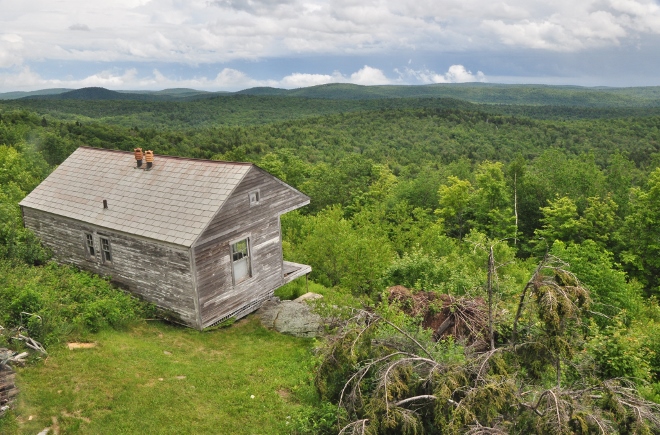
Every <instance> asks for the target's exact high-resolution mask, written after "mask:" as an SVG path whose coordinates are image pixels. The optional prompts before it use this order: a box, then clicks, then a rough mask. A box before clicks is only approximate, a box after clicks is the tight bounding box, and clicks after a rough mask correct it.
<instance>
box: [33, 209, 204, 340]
mask: <svg viewBox="0 0 660 435" xmlns="http://www.w3.org/2000/svg"><path fill="white" fill-rule="evenodd" d="M23 212H24V216H25V217H24V222H25V225H26V226H27V227H28V228H30V229H32V230H33V231H34V232H35V233H36V234H37V236H39V238H41V240H42V241H43V243H44V244H45V245H46V246H48V247H49V248H51V249H52V250H53V254H54V256H55V259H56V260H57V261H58V262H59V263H63V264H73V265H75V266H78V267H80V268H81V269H84V270H88V271H90V272H94V273H97V274H99V275H103V276H110V277H111V279H112V281H113V282H115V283H116V284H118V285H119V286H120V287H122V288H125V289H127V290H128V291H130V292H131V293H133V294H135V295H137V296H139V297H141V298H144V299H145V300H147V301H149V302H152V303H154V304H155V305H157V306H159V307H161V308H165V309H167V310H170V311H172V312H173V313H175V314H176V315H177V316H178V317H179V320H180V321H181V322H182V323H184V324H186V325H189V326H193V327H198V325H199V322H198V320H197V311H196V308H195V301H194V297H195V296H194V291H193V290H194V289H193V284H192V271H191V262H190V256H189V255H190V254H189V251H188V250H187V249H185V248H178V247H175V246H173V245H167V244H163V243H159V242H156V241H149V240H148V239H144V238H139V237H134V236H132V235H129V234H125V233H118V232H113V231H109V230H107V229H105V228H98V227H95V226H92V225H89V224H85V223H82V222H80V221H76V220H73V219H69V218H65V217H61V216H57V215H53V214H50V213H46V212H42V211H38V210H34V209H30V208H27V207H24V210H23ZM86 233H88V234H92V235H93V238H94V244H95V248H96V249H95V251H96V252H95V255H94V256H93V257H90V256H89V255H88V254H87V251H86V250H85V244H84V235H85V234H86ZM101 237H103V238H107V239H108V240H109V241H110V246H111V252H112V262H111V263H109V262H104V261H103V259H102V258H101V246H100V238H101Z"/></svg>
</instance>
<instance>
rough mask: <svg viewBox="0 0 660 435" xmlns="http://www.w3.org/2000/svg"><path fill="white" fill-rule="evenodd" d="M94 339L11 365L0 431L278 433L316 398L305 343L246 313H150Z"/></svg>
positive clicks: (308, 353)
mask: <svg viewBox="0 0 660 435" xmlns="http://www.w3.org/2000/svg"><path fill="white" fill-rule="evenodd" d="M93 339H94V341H95V342H96V343H98V345H97V347H95V348H93V349H78V350H68V349H67V348H66V347H64V346H62V347H55V346H51V348H50V349H49V350H50V355H49V356H48V358H47V359H46V360H45V361H43V362H38V363H36V364H33V365H30V366H29V367H26V368H23V369H18V373H19V376H18V385H19V388H20V390H21V393H20V396H19V404H18V407H17V409H16V410H15V411H14V412H13V413H12V414H9V415H7V416H6V417H5V418H4V419H3V420H5V421H4V422H0V432H2V433H6V434H23V433H26V434H36V433H38V432H39V431H41V430H42V429H44V428H46V427H49V426H52V427H55V426H58V427H59V432H60V433H62V434H65V433H82V434H121V433H127V434H159V433H162V434H183V433H194V434H207V433H208V434H280V433H288V432H289V428H290V427H291V426H292V423H291V420H292V419H293V418H294V416H295V414H296V412H297V411H298V410H300V409H301V407H303V406H314V405H315V404H316V402H317V397H316V393H315V390H314V387H313V386H312V376H313V375H312V369H311V363H312V354H311V352H310V350H311V347H312V345H313V341H312V340H310V339H301V338H294V337H289V336H285V335H281V334H279V333H277V332H273V331H268V330H266V329H264V328H262V327H261V325H260V324H259V321H258V320H257V319H256V318H255V317H253V316H251V317H249V318H248V319H244V320H242V321H239V322H237V323H236V324H234V325H232V326H231V327H229V328H224V329H220V330H216V331H211V332H199V331H194V330H191V329H187V328H183V327H178V326H172V325H168V324H164V323H161V322H158V321H153V322H145V323H143V324H140V325H138V326H136V327H133V328H132V329H130V330H129V331H124V332H117V331H105V332H101V333H99V334H96V335H94V336H93ZM252 396H254V398H252ZM54 422H56V423H54ZM50 433H51V434H52V433H53V431H51V432H50Z"/></svg>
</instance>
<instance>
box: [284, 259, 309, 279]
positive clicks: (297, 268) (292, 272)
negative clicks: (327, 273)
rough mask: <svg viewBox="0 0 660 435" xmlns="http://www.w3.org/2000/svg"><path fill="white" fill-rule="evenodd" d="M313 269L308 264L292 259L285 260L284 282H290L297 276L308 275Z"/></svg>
mask: <svg viewBox="0 0 660 435" xmlns="http://www.w3.org/2000/svg"><path fill="white" fill-rule="evenodd" d="M311 271H312V266H308V265H306V264H300V263H294V262H291V261H285V262H284V264H283V278H284V280H283V283H282V285H284V284H288V283H290V282H291V281H293V280H294V279H296V278H300V277H301V276H304V275H307V274H308V273H310V272H311Z"/></svg>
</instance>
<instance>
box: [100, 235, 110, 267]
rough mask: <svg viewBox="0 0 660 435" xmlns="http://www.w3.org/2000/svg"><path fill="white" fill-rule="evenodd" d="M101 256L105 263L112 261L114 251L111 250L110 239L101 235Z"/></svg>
mask: <svg viewBox="0 0 660 435" xmlns="http://www.w3.org/2000/svg"><path fill="white" fill-rule="evenodd" d="M101 256H102V258H103V262H104V263H112V251H110V240H108V239H104V238H103V237H101Z"/></svg>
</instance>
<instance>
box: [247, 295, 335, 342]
mask: <svg viewBox="0 0 660 435" xmlns="http://www.w3.org/2000/svg"><path fill="white" fill-rule="evenodd" d="M257 315H258V316H259V317H260V319H261V324H262V325H263V326H264V327H266V328H268V329H274V330H276V331H278V332H281V333H282V334H288V335H293V336H294V337H318V336H319V335H321V334H322V333H323V319H322V318H321V316H319V315H318V314H316V313H314V312H312V309H311V308H310V307H309V305H307V304H306V303H303V302H296V301H282V302H274V301H266V302H264V304H263V305H262V306H261V308H260V309H259V311H257Z"/></svg>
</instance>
